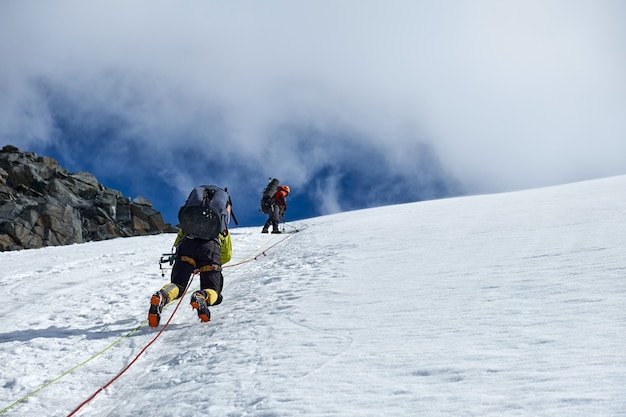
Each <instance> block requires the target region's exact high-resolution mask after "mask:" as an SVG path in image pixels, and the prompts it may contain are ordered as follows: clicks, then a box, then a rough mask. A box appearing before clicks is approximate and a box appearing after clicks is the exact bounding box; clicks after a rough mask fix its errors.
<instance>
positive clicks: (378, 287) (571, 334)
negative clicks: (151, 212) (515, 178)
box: [0, 176, 626, 417]
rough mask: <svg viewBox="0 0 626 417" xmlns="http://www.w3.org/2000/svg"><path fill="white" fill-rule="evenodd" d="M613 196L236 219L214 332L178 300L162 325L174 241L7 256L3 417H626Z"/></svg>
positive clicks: (0, 379) (616, 197) (621, 231)
mask: <svg viewBox="0 0 626 417" xmlns="http://www.w3.org/2000/svg"><path fill="white" fill-rule="evenodd" d="M625 189H626V176H620V177H611V178H605V179H600V180H593V181H586V182H581V183H576V184H568V185H563V186H558V187H550V188H542V189H534V190H526V191H519V192H511V193H503V194H493V195H480V196H472V197H463V198H452V199H445V200H438V201H427V202H419V203H411V204H403V205H396V206H388V207H380V208H374V209H367V210H360V211H352V212H345V213H341V214H336V215H330V216H323V217H317V218H311V219H307V220H303V221H299V222H294V223H287V225H286V228H285V230H286V231H288V232H289V231H295V230H296V229H297V230H299V232H297V233H293V234H285V235H271V234H270V235H265V234H261V233H260V228H234V229H233V230H232V239H233V249H234V255H233V260H232V261H231V262H230V264H229V265H230V267H229V268H225V269H224V275H225V289H224V292H223V295H224V302H223V303H222V304H221V305H219V306H215V307H213V308H212V309H211V311H212V315H213V318H212V321H211V322H210V323H201V322H200V321H199V320H198V319H197V316H196V314H195V313H194V310H192V309H191V308H190V306H189V292H188V293H187V294H186V295H185V297H184V298H183V299H182V302H181V304H180V307H179V308H178V309H176V305H177V304H176V303H171V304H170V305H169V306H168V308H167V309H166V310H165V311H164V316H163V319H162V324H165V322H167V321H168V320H169V319H170V318H171V321H170V323H169V325H168V326H167V327H166V328H165V330H164V331H163V332H162V333H159V330H160V329H152V328H150V327H148V326H147V321H146V319H147V310H148V304H149V298H150V295H151V294H152V293H153V292H154V291H156V290H158V289H159V288H160V287H161V286H162V285H163V284H165V283H166V282H168V281H169V270H167V271H166V275H165V277H162V276H161V273H160V272H161V271H160V270H159V265H158V260H159V258H160V256H161V254H162V253H166V252H168V251H170V248H171V245H172V242H173V240H174V235H169V234H168V235H159V236H150V237H136V238H125V239H121V238H120V239H115V240H111V241H105V242H92V243H86V244H80V245H72V246H65V247H49V248H43V249H37V250H24V251H20V252H4V253H0V260H1V261H2V265H3V267H2V271H1V272H0V292H1V293H2V294H3V295H4V299H3V302H2V303H1V304H0V317H1V318H2V319H1V323H2V324H1V329H0V360H1V361H2V372H1V376H0V407H1V412H0V414H4V415H6V416H68V415H70V414H71V413H75V414H74V415H77V416H91V417H99V416H150V417H153V416H161V417H168V416H172V417H174V416H176V417H185V416H188V417H191V416H255V417H261V416H262V417H274V416H276V417H279V416H361V417H362V416H372V417H374V416H375V417H380V416H433V417H434V416H481V417H484V416H493V417H507V416H567V417H572V416H581V417H583V416H584V417H588V416H595V417H598V416H625V415H626V346H625V345H626V308H625V306H626V258H625V257H624V250H625V248H626V223H625V222H624V215H625V213H626V193H625V192H624V190H625ZM287 214H288V213H287ZM198 282H199V279H197V278H195V279H194V280H193V281H192V285H191V287H190V289H191V290H194V289H196V288H197V285H198ZM161 327H162V326H161ZM157 336H158V337H157ZM155 337H156V340H154V339H155ZM153 340H154V342H153V343H152V344H151V345H149V346H148V347H147V349H145V351H144V353H143V354H141V355H140V353H141V352H142V349H144V348H145V347H146V346H147V345H148V344H150V342H151V341H153ZM138 355H139V357H138V359H136V358H137V356H138ZM133 360H135V362H134V363H132V365H131V366H130V367H128V369H127V370H126V371H125V372H124V373H123V374H122V375H121V376H119V377H118V378H117V379H116V380H115V381H114V382H112V383H111V384H109V386H108V387H106V388H105V389H103V390H102V391H101V392H99V393H98V394H97V395H96V396H95V397H94V398H93V399H91V400H90V401H88V402H86V403H85V404H84V405H82V406H80V407H79V405H81V403H83V402H84V401H86V400H87V399H88V398H89V397H90V396H91V395H92V394H94V393H95V392H97V391H98V390H99V389H100V388H101V387H104V386H105V385H106V384H107V383H108V382H109V381H110V380H112V379H113V378H115V377H117V376H118V374H119V373H120V372H121V371H123V370H124V369H125V368H126V367H127V365H128V364H129V363H131V362H132V361H133Z"/></svg>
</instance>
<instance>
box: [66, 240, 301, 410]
mask: <svg viewBox="0 0 626 417" xmlns="http://www.w3.org/2000/svg"><path fill="white" fill-rule="evenodd" d="M290 237H291V235H287V236H285V237H284V238H282V239H281V240H279V241H278V242H276V243H274V244H273V245H271V246H269V247H267V248H266V249H265V250H264V251H263V252H261V253H260V254H258V255H256V256H255V257H254V258H250V259H246V260H243V261H241V262H238V263H235V264H232V265H226V266H224V268H232V267H234V266H238V265H243V264H245V263H248V262H250V261H255V260H257V259H258V258H259V256H261V255H264V256H267V255H266V253H265V252H267V251H268V250H270V249H272V248H273V247H275V246H277V245H279V244H280V243H282V242H284V241H285V240H287V239H288V238H290ZM197 273H198V271H197V270H196V271H194V273H193V275H192V276H191V279H190V280H189V282H188V283H187V288H185V291H184V292H183V295H181V296H180V298H179V300H178V304H176V307H175V308H174V311H173V312H172V315H171V316H170V318H169V320H167V322H166V323H165V324H164V325H163V327H162V328H161V330H159V332H158V333H157V334H156V336H154V338H153V339H152V340H151V341H150V342H149V343H148V344H147V345H146V346H144V347H143V349H141V351H140V352H139V353H138V354H137V355H136V356H135V358H134V359H133V360H132V361H130V362H129V363H128V365H126V367H125V368H124V369H122V370H121V371H120V372H119V373H118V374H117V375H115V376H114V377H113V378H111V380H110V381H109V382H107V383H106V384H105V385H103V386H102V387H101V388H99V389H97V390H96V391H95V392H94V393H93V394H91V395H90V396H89V398H87V399H86V400H85V401H83V402H82V403H80V404H79V406H78V407H76V408H75V409H74V410H73V411H72V412H71V413H69V414H68V415H67V417H71V416H73V415H75V414H76V413H77V412H78V411H79V410H80V409H81V408H83V407H84V406H85V405H86V404H87V403H89V402H90V401H91V400H93V399H94V398H95V397H96V396H97V395H98V394H100V393H101V392H102V391H104V390H105V389H107V388H108V387H109V386H110V385H111V384H112V383H113V382H115V381H116V380H117V379H118V378H119V377H121V376H122V375H123V374H124V373H125V372H126V371H127V370H128V368H130V367H131V366H132V365H133V364H134V363H135V362H136V361H137V359H139V357H140V356H141V355H143V353H144V352H145V351H146V350H147V349H148V348H149V347H150V346H151V345H152V344H153V343H154V342H155V341H156V340H157V339H158V338H159V336H161V334H162V333H163V332H164V331H165V329H166V328H167V326H168V325H169V324H170V322H171V321H172V318H173V317H174V314H176V310H178V307H179V306H180V303H181V302H182V300H183V297H184V296H185V294H187V290H188V289H189V286H190V285H191V281H193V277H194V276H195V275H196V274H197Z"/></svg>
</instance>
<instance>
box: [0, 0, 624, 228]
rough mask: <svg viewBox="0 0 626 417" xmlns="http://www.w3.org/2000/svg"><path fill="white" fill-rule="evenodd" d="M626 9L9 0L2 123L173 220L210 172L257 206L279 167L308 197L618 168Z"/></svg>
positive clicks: (2, 32)
mask: <svg viewBox="0 0 626 417" xmlns="http://www.w3.org/2000/svg"><path fill="white" fill-rule="evenodd" d="M624 16H626V5H625V4H624V3H623V2H621V1H609V0H603V1H565V0H563V1H551V2H542V1H513V2H505V3H502V2H498V1H486V0H485V1H462V0H459V1H453V0H448V1H443V2H426V1H424V2H422V1H391V2H382V1H381V2H378V1H373V2H360V1H338V2H314V1H302V2H289V1H266V2H262V3H259V2H248V1H229V2H216V1H208V2H207V1H188V2H184V3H180V2H171V1H158V0H157V1H137V2H132V3H129V2H123V1H106V2H104V1H94V2H81V1H66V0H61V1H56V2H54V3H41V2H34V1H30V0H24V1H20V2H3V3H2V4H1V5H0V54H1V56H2V61H3V64H2V65H1V66H0V138H1V139H2V141H3V142H5V143H10V144H13V145H16V146H18V147H19V148H20V149H23V150H30V151H35V152H37V153H40V154H46V155H51V156H55V157H57V158H58V159H59V160H60V162H61V163H62V164H63V165H64V166H67V167H68V169H72V170H88V171H91V172H93V173H94V174H96V176H98V178H99V179H100V180H101V181H102V182H103V183H105V185H107V186H109V187H112V188H117V189H122V190H127V191H128V192H130V193H141V194H142V195H145V196H146V197H148V198H149V199H151V201H153V203H154V204H155V206H156V207H157V208H160V207H164V206H167V207H168V208H167V209H165V210H162V211H164V214H165V215H166V217H167V220H168V221H172V222H174V221H175V218H174V217H175V210H176V209H177V207H178V205H180V203H181V202H182V201H181V200H184V198H185V197H186V194H187V193H188V192H189V190H190V189H191V187H193V186H194V185H197V184H198V183H206V182H211V183H216V184H219V185H224V186H228V187H229V188H230V189H231V191H232V193H233V198H234V200H235V201H239V202H240V207H241V209H240V212H245V213H250V212H253V211H255V209H256V207H255V206H256V204H257V201H256V197H257V196H258V193H260V191H261V189H262V188H263V186H264V185H265V183H266V180H267V179H268V178H270V177H278V178H280V179H281V180H283V182H286V183H288V184H289V185H290V186H291V187H292V189H293V190H294V192H293V195H292V201H293V203H294V205H293V206H292V207H293V208H294V209H295V210H294V211H292V213H297V214H296V216H298V215H299V216H300V217H304V216H309V215H316V214H325V213H331V212H336V211H342V210H350V209H355V208H360V207H368V206H373V205H379V204H389V203H398V202H402V201H416V200H420V199H428V198H438V197H444V196H449V195H455V194H460V193H479V192H497V191H504V190H511V189H520V188H530V187H536V186H543V185H551V184H557V183H563V182H569V181H577V180H581V179H588V178H595V177H603V176H610V175H618V174H623V173H625V172H626V140H624V138H625V137H626V117H624V114H626V77H624V74H626V54H624V51H625V50H626V29H625V28H626V25H624ZM255 193H256V195H255ZM251 195H253V196H254V197H255V198H251V197H250V196H251ZM170 205H171V206H172V207H171V208H169V206H170ZM254 215H256V213H255V214H254ZM239 217H241V218H243V219H245V220H244V222H254V219H255V218H254V216H253V215H250V216H248V214H244V215H242V214H240V216H239Z"/></svg>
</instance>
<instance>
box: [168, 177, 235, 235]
mask: <svg viewBox="0 0 626 417" xmlns="http://www.w3.org/2000/svg"><path fill="white" fill-rule="evenodd" d="M230 204H231V201H230V196H229V195H228V192H227V191H226V189H221V188H219V187H216V186H215V185H201V186H199V187H196V188H194V189H193V190H192V191H191V193H190V194H189V197H188V198H187V201H185V204H184V205H183V206H182V207H181V208H180V210H178V221H179V222H180V227H181V229H182V230H183V233H184V234H185V235H186V236H188V237H191V238H200V239H206V240H211V239H215V238H217V236H218V235H219V234H220V232H223V231H225V230H227V229H228V211H227V210H226V208H227V207H228V205H230Z"/></svg>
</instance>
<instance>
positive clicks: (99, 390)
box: [67, 272, 196, 417]
mask: <svg viewBox="0 0 626 417" xmlns="http://www.w3.org/2000/svg"><path fill="white" fill-rule="evenodd" d="M195 275H196V272H194V274H193V275H192V276H191V279H190V280H189V282H188V283H187V288H185V291H184V292H183V295H181V296H180V298H179V300H178V304H176V307H175V308H174V311H173V312H172V315H171V316H170V318H169V320H167V322H166V323H165V324H164V325H163V327H162V328H161V330H159V332H158V333H157V334H156V336H154V338H153V339H152V340H151V341H150V342H149V343H148V344H147V345H146V346H144V348H143V349H141V351H140V352H139V353H138V354H137V356H135V358H134V359H133V360H132V361H130V363H129V364H128V365H126V367H125V368H124V369H122V370H121V371H120V373H118V374H117V375H115V376H114V377H113V378H111V380H110V381H109V382H107V383H106V384H105V385H103V386H102V387H101V388H99V389H97V390H96V392H94V393H93V394H91V396H89V398H87V399H86V400H85V401H83V402H82V403H80V405H79V406H78V407H76V408H75V409H74V410H73V411H72V412H71V413H69V414H68V415H67V417H71V416H73V415H74V414H76V412H78V410H80V409H81V408H83V406H85V405H86V404H87V403H88V402H89V401H91V400H93V399H94V398H95V397H96V395H98V394H100V393H101V392H102V391H104V390H105V389H106V388H108V387H109V386H110V385H111V384H112V383H113V382H114V381H115V380H117V379H118V378H119V377H120V376H122V375H123V374H124V373H125V372H126V371H127V370H128V368H130V367H131V366H132V365H133V364H134V363H135V362H136V361H137V359H139V357H140V356H141V355H143V353H144V352H145V351H146V350H147V349H148V348H149V347H150V345H152V344H153V343H154V342H155V341H156V340H157V339H158V338H159V336H161V334H162V333H163V332H164V331H165V329H166V328H167V326H168V325H169V324H170V322H171V321H172V318H173V317H174V314H176V310H178V307H180V303H181V302H182V301H183V297H184V296H185V294H187V290H188V289H189V286H190V285H191V281H193V277H194V276H195Z"/></svg>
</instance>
